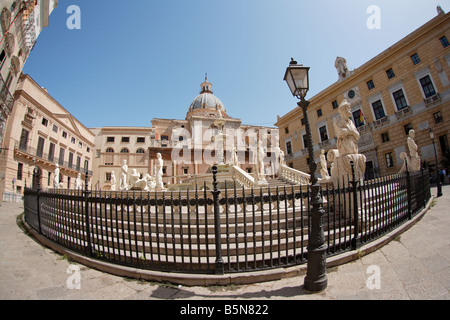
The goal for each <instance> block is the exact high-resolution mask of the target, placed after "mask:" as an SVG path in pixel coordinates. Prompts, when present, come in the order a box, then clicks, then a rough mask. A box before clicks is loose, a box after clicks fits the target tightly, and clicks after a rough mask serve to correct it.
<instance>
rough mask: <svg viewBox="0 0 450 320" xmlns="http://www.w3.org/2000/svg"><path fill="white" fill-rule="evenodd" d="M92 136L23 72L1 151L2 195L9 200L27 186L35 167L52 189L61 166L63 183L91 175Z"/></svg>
mask: <svg viewBox="0 0 450 320" xmlns="http://www.w3.org/2000/svg"><path fill="white" fill-rule="evenodd" d="M94 138H95V136H94V134H93V133H92V132H91V131H90V130H89V129H87V128H86V127H85V126H84V125H83V124H82V123H81V122H79V121H78V120H77V119H76V118H75V117H74V116H73V115H71V114H70V113H69V112H68V111H67V110H66V109H65V108H64V107H62V106H61V105H60V104H59V103H58V102H57V101H56V100H55V99H53V98H52V97H51V96H50V95H49V94H48V92H47V90H45V89H43V88H41V87H40V86H39V85H38V84H37V83H36V82H35V81H34V80H33V79H32V78H31V77H29V76H28V75H23V74H22V75H21V77H20V78H19V82H18V84H17V88H16V91H15V94H14V106H13V108H12V112H11V115H10V117H9V119H8V121H7V125H6V130H5V133H4V139H3V140H4V141H3V144H4V146H5V148H4V149H3V150H2V152H1V153H0V194H2V195H3V198H4V199H5V200H7V198H8V197H10V196H14V194H16V195H18V196H20V195H21V193H22V191H23V189H24V187H25V186H31V184H32V175H33V170H34V168H35V167H36V166H37V167H38V168H39V169H40V171H41V187H42V188H43V189H47V188H53V186H54V185H53V180H54V172H55V169H56V167H57V166H58V167H59V171H60V176H59V181H60V183H61V187H63V188H71V189H73V188H74V187H75V180H76V178H77V177H78V174H79V173H81V174H82V177H84V175H85V172H86V171H88V173H89V175H92V170H93V167H92V163H93V162H92V159H93V150H94V147H95V144H94Z"/></svg>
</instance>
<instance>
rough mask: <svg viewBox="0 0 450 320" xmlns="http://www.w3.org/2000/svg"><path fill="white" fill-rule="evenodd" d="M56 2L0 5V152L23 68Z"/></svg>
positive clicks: (14, 1)
mask: <svg viewBox="0 0 450 320" xmlns="http://www.w3.org/2000/svg"><path fill="white" fill-rule="evenodd" d="M57 6H58V0H23V1H18V0H2V1H1V2H0V30H1V36H0V38H1V40H0V148H1V147H3V146H2V142H3V136H4V134H5V132H4V131H5V128H6V122H7V120H8V117H9V115H10V113H11V111H12V107H13V104H14V98H13V96H14V91H15V89H16V85H17V82H18V81H19V77H20V74H21V72H22V69H23V66H24V64H25V62H26V60H27V59H28V56H29V55H30V51H31V50H32V49H33V47H34V45H35V43H36V39H37V37H38V36H39V33H40V32H41V30H42V28H45V27H47V26H48V23H49V22H48V21H49V15H50V14H51V12H52V11H53V9H54V8H56V7H57Z"/></svg>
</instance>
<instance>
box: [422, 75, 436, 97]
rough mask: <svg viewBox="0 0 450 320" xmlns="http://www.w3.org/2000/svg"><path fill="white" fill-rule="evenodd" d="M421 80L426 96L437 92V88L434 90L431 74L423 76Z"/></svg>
mask: <svg viewBox="0 0 450 320" xmlns="http://www.w3.org/2000/svg"><path fill="white" fill-rule="evenodd" d="M419 81H420V84H421V86H422V90H423V93H424V94H425V97H426V98H429V97H431V96H434V95H435V94H436V90H434V86H433V83H432V82H431V78H430V76H429V75H427V76H425V77H423V78H421V79H420V80H419Z"/></svg>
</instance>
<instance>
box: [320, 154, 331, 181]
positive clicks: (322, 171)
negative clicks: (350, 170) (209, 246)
mask: <svg viewBox="0 0 450 320" xmlns="http://www.w3.org/2000/svg"><path fill="white" fill-rule="evenodd" d="M320 166H321V168H320V174H321V175H322V179H324V180H329V179H330V176H329V175H328V167H327V159H326V158H325V150H323V149H322V150H321V151H320Z"/></svg>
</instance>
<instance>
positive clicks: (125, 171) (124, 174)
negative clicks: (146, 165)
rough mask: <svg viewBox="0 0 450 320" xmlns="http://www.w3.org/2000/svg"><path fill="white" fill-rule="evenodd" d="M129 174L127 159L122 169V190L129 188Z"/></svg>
mask: <svg viewBox="0 0 450 320" xmlns="http://www.w3.org/2000/svg"><path fill="white" fill-rule="evenodd" d="M127 174H128V166H127V160H123V165H122V168H121V171H120V181H119V189H120V190H123V191H126V190H128V183H127Z"/></svg>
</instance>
